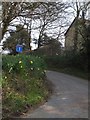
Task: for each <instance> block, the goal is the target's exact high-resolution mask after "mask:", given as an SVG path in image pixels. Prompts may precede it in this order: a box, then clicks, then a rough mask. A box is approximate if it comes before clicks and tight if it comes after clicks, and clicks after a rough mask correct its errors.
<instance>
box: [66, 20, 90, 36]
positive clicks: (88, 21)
mask: <svg viewBox="0 0 90 120" xmlns="http://www.w3.org/2000/svg"><path fill="white" fill-rule="evenodd" d="M76 19H77V18H75V19H74V20H73V22H72V23H71V25H70V26H69V28H68V29H67V31H66V33H65V34H64V35H65V36H66V34H67V33H68V31H69V29H70V28H71V27H72V25H73V24H74V23H75V21H76ZM79 20H82V18H80V19H79ZM85 21H86V24H88V23H90V20H86V19H85Z"/></svg>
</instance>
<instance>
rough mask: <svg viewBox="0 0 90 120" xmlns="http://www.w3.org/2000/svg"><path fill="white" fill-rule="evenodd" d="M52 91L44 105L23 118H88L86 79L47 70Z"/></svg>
mask: <svg viewBox="0 0 90 120" xmlns="http://www.w3.org/2000/svg"><path fill="white" fill-rule="evenodd" d="M46 75H47V78H48V79H49V80H50V81H51V82H52V83H53V84H54V93H53V95H52V96H51V97H50V99H49V100H48V102H46V103H45V104H44V105H42V106H40V107H39V108H37V109H36V110H35V111H33V112H32V113H29V112H28V113H27V115H24V116H22V117H23V118H88V81H87V80H83V79H80V78H77V77H73V76H70V75H66V74H63V73H58V72H54V71H47V73H46Z"/></svg>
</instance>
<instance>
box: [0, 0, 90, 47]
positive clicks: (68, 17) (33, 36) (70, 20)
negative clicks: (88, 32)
mask: <svg viewBox="0 0 90 120" xmlns="http://www.w3.org/2000/svg"><path fill="white" fill-rule="evenodd" d="M66 1H67V0H66ZM71 1H72V0H71ZM81 1H82V0H81ZM81 1H80V2H81ZM18 2H19V1H18ZM64 2H65V0H64ZM69 2H70V0H69ZM1 9H2V7H1V6H0V11H1ZM71 11H73V9H71V8H70V9H69V12H71ZM89 12H90V11H89ZM87 16H89V13H88V14H87ZM74 17H75V16H73V14H69V15H68V16H67V19H68V21H69V25H70V24H71V23H72V21H73V19H74ZM89 17H90V16H89ZM62 21H63V20H62ZM12 23H14V24H15V25H17V24H20V23H21V21H20V20H19V19H18V20H17V19H15V20H13V21H12ZM55 24H60V23H55ZM61 24H62V23H61ZM34 25H35V26H36V25H37V26H38V21H37V22H34V21H33V26H34ZM67 28H68V27H67ZM67 28H65V29H67ZM8 29H13V30H15V29H16V28H15V27H10V26H9V27H8ZM57 29H58V28H57ZM57 29H55V31H57ZM63 29H64V28H62V29H61V30H63ZM47 32H48V33H51V32H52V33H53V32H54V30H51V31H47ZM38 33H39V30H32V34H31V37H32V39H33V38H36V39H38V35H39V34H38ZM8 36H9V33H7V34H6V35H5V38H4V39H3V40H6V38H7V37H8ZM49 36H50V34H49ZM61 42H62V44H63V46H64V39H63V40H62V41H61ZM1 44H2V42H1ZM31 45H32V46H33V49H35V48H36V46H35V45H34V44H33V43H32V44H31Z"/></svg>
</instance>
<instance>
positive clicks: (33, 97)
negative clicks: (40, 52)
mask: <svg viewBox="0 0 90 120" xmlns="http://www.w3.org/2000/svg"><path fill="white" fill-rule="evenodd" d="M2 61H3V62H2V69H3V74H2V76H3V80H2V81H3V82H2V88H3V115H4V117H5V116H8V115H9V114H12V113H13V112H16V113H17V111H18V112H20V111H22V109H23V108H25V106H27V105H35V104H37V103H39V102H41V101H42V100H43V99H44V97H46V95H47V90H46V89H45V86H44V82H43V77H44V76H45V69H46V64H45V62H44V60H43V59H42V58H40V57H36V56H29V55H28V56H25V55H18V56H10V55H8V56H3V58H2ZM7 108H8V110H7ZM6 110H7V113H5V112H4V111H6ZM6 114H7V115H6Z"/></svg>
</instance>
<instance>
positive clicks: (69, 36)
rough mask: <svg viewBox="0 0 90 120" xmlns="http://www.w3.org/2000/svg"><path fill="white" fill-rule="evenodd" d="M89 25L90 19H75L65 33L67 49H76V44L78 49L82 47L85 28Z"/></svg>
mask: <svg viewBox="0 0 90 120" xmlns="http://www.w3.org/2000/svg"><path fill="white" fill-rule="evenodd" d="M76 22H77V23H76ZM88 25H90V20H85V19H83V18H78V19H77V18H75V19H74V20H73V22H72V23H71V25H70V27H69V28H68V29H67V31H66V33H65V50H67V51H71V50H74V46H75V45H76V50H77V51H80V50H81V49H82V43H83V41H84V40H85V32H86V30H85V29H86V27H87V26H88Z"/></svg>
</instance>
